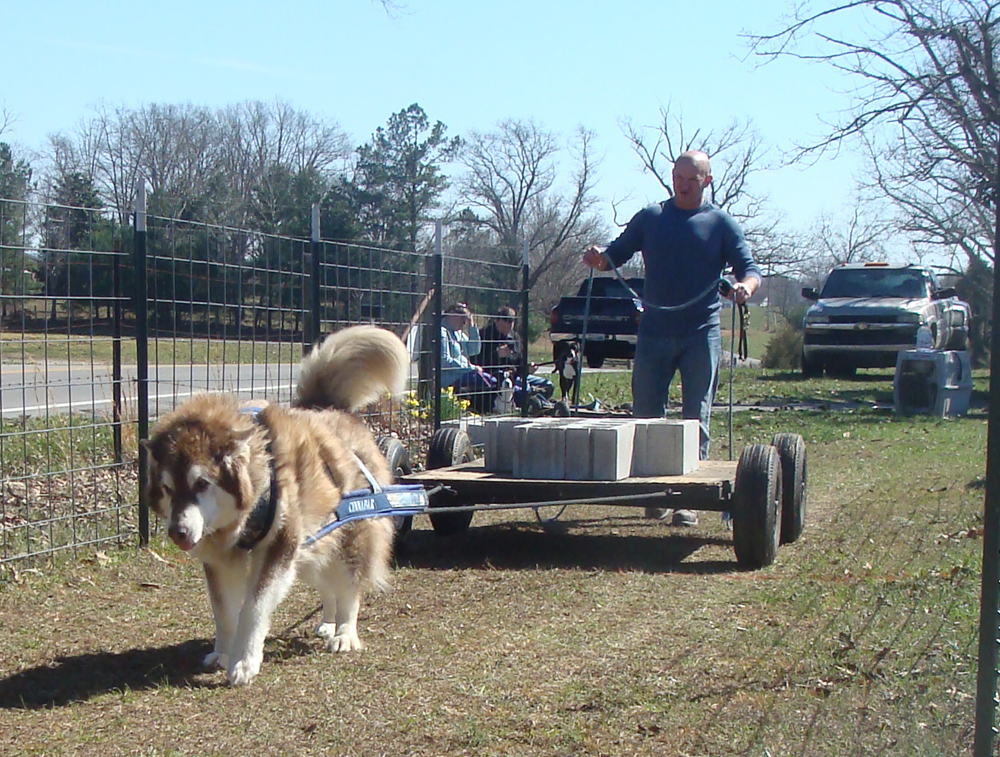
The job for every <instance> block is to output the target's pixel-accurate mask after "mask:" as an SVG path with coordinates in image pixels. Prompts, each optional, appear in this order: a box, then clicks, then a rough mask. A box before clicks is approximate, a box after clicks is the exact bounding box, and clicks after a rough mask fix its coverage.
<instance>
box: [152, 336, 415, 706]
mask: <svg viewBox="0 0 1000 757" xmlns="http://www.w3.org/2000/svg"><path fill="white" fill-rule="evenodd" d="M408 364H409V360H408V356H407V353H406V347H405V346H404V345H403V343H402V342H401V341H400V340H399V338H398V337H396V336H395V335H394V334H392V333H391V332H389V331H386V330H384V329H380V328H376V327H374V326H354V327H350V328H346V329H343V330H341V331H339V332H337V333H335V334H333V335H332V336H330V337H328V338H327V339H326V340H325V341H324V342H323V343H322V344H321V345H319V346H318V347H317V348H316V349H314V350H313V351H312V353H311V354H310V355H309V356H308V357H307V358H306V359H305V360H304V361H303V363H302V368H301V373H300V376H299V380H298V386H297V390H296V397H295V399H294V400H293V402H292V407H291V408H282V407H279V406H277V405H268V404H266V403H265V406H264V407H263V408H262V409H259V412H257V413H256V414H253V413H249V412H247V408H246V407H245V405H243V404H241V403H240V402H239V401H238V400H236V399H235V398H233V397H229V396H225V395H215V394H206V395H201V396H197V397H194V398H192V399H191V400H189V401H187V402H185V403H183V404H182V405H180V406H179V407H177V408H176V409H175V410H173V411H172V412H170V413H169V414H168V415H166V416H164V417H163V418H162V419H161V420H160V421H159V422H158V423H157V424H156V426H155V428H154V429H153V432H152V433H151V435H150V439H149V440H148V441H144V442H143V444H144V445H145V446H146V448H147V449H148V451H149V502H150V505H151V507H152V508H153V510H154V511H155V512H156V513H158V514H159V515H160V516H162V517H163V518H165V519H166V521H167V533H168V534H169V536H170V538H171V539H172V540H173V541H174V543H175V544H177V546H178V547H180V548H181V549H182V550H184V551H185V552H187V553H188V554H190V555H192V556H193V557H196V558H197V559H199V560H200V561H201V562H202V563H203V564H204V570H205V578H206V580H207V583H208V594H209V597H210V599H211V603H212V611H213V613H214V615H215V649H214V651H213V652H212V653H211V654H209V655H208V656H207V657H206V658H205V660H204V663H205V665H206V666H207V667H217V668H222V669H224V670H225V671H226V675H227V678H228V680H229V683H231V684H232V685H234V686H238V685H243V684H247V683H249V682H250V681H251V680H253V678H254V676H256V675H257V673H258V672H259V671H260V664H261V661H262V659H263V649H264V640H265V638H266V636H267V633H268V630H269V628H270V621H271V615H272V613H273V612H274V609H275V608H276V607H277V606H278V604H279V603H280V602H281V600H282V599H283V598H284V597H285V595H286V594H287V592H288V590H289V589H290V588H291V586H292V584H293V583H294V581H295V579H296V577H297V576H298V575H301V576H302V578H303V579H304V580H305V581H307V582H308V583H310V584H311V585H313V586H314V587H315V588H316V589H317V590H318V591H319V593H320V596H321V598H322V600H323V619H322V622H321V623H320V625H319V627H318V628H317V633H318V634H319V635H320V636H321V637H323V638H324V639H325V640H326V641H327V643H328V644H329V647H330V650H331V651H334V652H346V651H350V650H354V649H359V648H360V647H361V641H360V640H359V639H358V631H357V619H358V610H359V608H360V605H361V598H362V593H363V591H365V590H367V589H373V588H381V587H383V586H385V584H386V583H387V580H388V577H389V560H390V556H391V551H392V542H393V521H392V518H385V517H382V518H371V519H363V520H357V521H352V522H350V523H347V524H345V525H344V526H342V527H339V528H336V529H335V530H333V531H332V532H331V533H330V534H328V535H326V536H323V537H322V538H321V539H318V540H317V541H315V542H314V543H312V544H311V545H309V546H305V545H304V544H303V540H304V539H306V538H307V537H309V536H311V535H312V534H314V533H315V532H316V531H318V530H319V529H320V528H321V527H322V526H324V525H325V524H327V523H328V522H329V521H330V520H331V519H332V516H333V513H334V510H335V509H336V507H337V505H338V504H339V503H340V500H341V496H342V495H343V494H345V493H347V492H349V491H353V490H357V489H365V488H368V487H369V483H368V480H367V479H366V477H365V475H364V473H363V472H362V469H361V467H360V466H359V464H358V460H359V459H360V461H361V462H362V463H363V464H364V466H365V467H367V469H368V471H369V472H370V473H371V474H372V475H373V477H374V478H375V480H376V481H377V482H378V483H379V485H381V486H384V485H387V484H389V483H391V481H392V475H391V473H390V471H389V468H388V466H387V464H386V461H385V458H384V456H383V455H382V453H381V452H380V451H379V448H378V444H377V443H376V441H375V439H374V438H373V436H372V434H371V432H370V431H369V430H368V428H367V427H366V426H365V425H364V424H363V423H362V421H361V420H359V419H358V418H357V417H355V416H354V415H351V414H350V413H352V412H356V411H358V410H360V409H361V408H363V407H365V406H366V405H368V404H370V403H371V402H373V401H375V400H377V399H379V398H380V397H381V396H382V395H384V394H385V393H399V392H401V391H402V390H403V388H404V385H405V381H406V376H407V370H408ZM355 456H356V457H355Z"/></svg>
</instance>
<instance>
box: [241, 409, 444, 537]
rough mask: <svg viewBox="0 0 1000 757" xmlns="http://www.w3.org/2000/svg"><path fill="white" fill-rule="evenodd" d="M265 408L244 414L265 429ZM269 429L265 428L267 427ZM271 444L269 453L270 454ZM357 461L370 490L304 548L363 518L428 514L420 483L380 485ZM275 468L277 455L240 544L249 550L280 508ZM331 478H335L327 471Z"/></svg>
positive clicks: (350, 496) (351, 499)
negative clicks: (267, 482)
mask: <svg viewBox="0 0 1000 757" xmlns="http://www.w3.org/2000/svg"><path fill="white" fill-rule="evenodd" d="M262 409H263V408H260V407H247V408H244V409H243V410H242V412H244V413H247V414H248V415H250V416H252V417H253V419H254V421H255V422H257V423H260V424H261V425H262V426H264V423H263V422H262V421H261V419H260V412H261V410H262ZM265 428H266V426H265ZM270 447H271V445H270V442H269V443H268V451H270ZM354 462H355V463H357V466H358V468H360V469H361V472H362V473H363V474H364V476H365V478H366V479H368V483H369V484H370V485H371V489H355V490H354V491H351V492H348V493H347V494H345V495H344V496H343V497H341V499H340V504H339V505H337V508H336V510H334V511H333V519H332V520H330V521H329V522H327V524H326V525H324V526H323V527H322V528H320V529H319V531H317V532H316V533H314V534H313V535H312V536H308V537H306V538H305V539H304V540H303V542H302V546H303V547H310V546H312V545H313V544H315V543H316V542H317V541H319V540H320V539H322V538H323V537H324V536H326V535H328V534H330V533H332V532H333V530H334V529H337V528H340V527H341V526H343V525H344V524H346V523H350V522H351V521H354V520H361V519H362V518H379V517H383V516H407V515H419V514H420V513H423V512H426V510H427V505H428V496H427V492H426V491H425V490H424V487H423V486H421V485H420V484H392V485H390V486H380V485H379V483H378V481H376V480H375V477H374V476H373V475H372V473H371V471H370V470H368V468H367V466H365V464H364V463H363V462H361V458H360V457H358V456H357V455H354ZM275 474H276V471H275V468H274V455H273V454H272V455H271V482H270V485H269V486H268V488H267V490H266V491H265V492H263V493H262V494H261V496H260V498H259V499H258V500H257V502H256V503H255V504H254V507H253V510H252V511H251V513H250V516H249V517H248V518H247V524H246V526H244V529H243V532H242V533H241V534H240V538H239V540H238V541H237V544H238V545H239V546H240V547H241V548H242V549H246V550H249V549H251V548H252V547H253V546H254V545H255V544H257V542H259V541H260V540H261V539H263V538H264V536H265V535H266V534H267V532H268V531H270V530H271V526H272V525H273V524H274V516H275V513H276V511H277V509H278V482H277V480H276V476H275ZM327 474H328V475H329V476H330V478H331V479H332V478H333V475H332V474H331V473H330V471H329V470H328V471H327Z"/></svg>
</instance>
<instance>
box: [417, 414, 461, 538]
mask: <svg viewBox="0 0 1000 757" xmlns="http://www.w3.org/2000/svg"><path fill="white" fill-rule="evenodd" d="M468 462H472V442H471V441H470V439H469V435H468V434H467V433H465V432H464V431H462V429H460V428H455V427H454V426H449V427H447V428H439V429H438V430H437V431H435V432H434V436H432V437H431V446H430V449H429V450H428V451H427V470H433V469H435V468H447V467H449V466H451V465H459V464H461V463H468ZM447 504H451V502H450V501H446V502H438V503H437V506H438V507H444V506H446V505H447ZM430 507H431V508H433V507H434V502H433V501H432V502H431V503H430ZM428 515H429V516H430V519H431V527H432V528H433V529H434V533H436V534H440V535H441V536H453V535H455V534H461V533H464V532H465V531H466V530H468V528H469V524H470V523H472V513H471V512H467V513H441V514H439V515H434V514H431V513H428Z"/></svg>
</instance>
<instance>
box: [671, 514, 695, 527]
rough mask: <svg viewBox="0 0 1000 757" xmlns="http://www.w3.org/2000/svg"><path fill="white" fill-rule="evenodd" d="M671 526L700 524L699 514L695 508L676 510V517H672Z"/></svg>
mask: <svg viewBox="0 0 1000 757" xmlns="http://www.w3.org/2000/svg"><path fill="white" fill-rule="evenodd" d="M670 525H671V526H684V527H685V528H690V527H691V526H697V525H698V514H697V513H696V512H694V511H693V510H674V517H673V518H671V519H670Z"/></svg>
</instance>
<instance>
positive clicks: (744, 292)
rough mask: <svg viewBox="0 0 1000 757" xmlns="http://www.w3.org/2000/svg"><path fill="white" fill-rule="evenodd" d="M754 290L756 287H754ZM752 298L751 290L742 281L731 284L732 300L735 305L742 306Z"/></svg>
mask: <svg viewBox="0 0 1000 757" xmlns="http://www.w3.org/2000/svg"><path fill="white" fill-rule="evenodd" d="M755 288H756V287H755ZM752 296H753V289H751V288H750V287H749V286H748V285H747V284H745V283H743V282H742V281H737V282H736V283H735V284H733V293H732V298H733V302H735V303H736V304H737V305H742V304H743V303H744V302H746V301H747V300H749V299H750V298H751V297H752Z"/></svg>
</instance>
